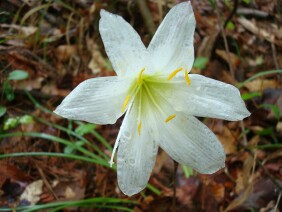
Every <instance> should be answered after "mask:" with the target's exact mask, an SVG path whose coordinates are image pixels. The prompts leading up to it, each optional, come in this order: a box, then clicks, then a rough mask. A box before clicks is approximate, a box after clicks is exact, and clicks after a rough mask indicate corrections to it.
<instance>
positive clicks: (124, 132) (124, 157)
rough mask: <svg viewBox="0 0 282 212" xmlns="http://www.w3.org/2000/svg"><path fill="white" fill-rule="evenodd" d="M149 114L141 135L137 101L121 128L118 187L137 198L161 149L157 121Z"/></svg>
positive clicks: (143, 117) (143, 124)
mask: <svg viewBox="0 0 282 212" xmlns="http://www.w3.org/2000/svg"><path fill="white" fill-rule="evenodd" d="M143 109H145V108H143ZM150 115H151V114H149V113H147V114H146V115H145V116H142V120H143V121H142V127H141V131H140V132H141V133H140V135H139V134H138V119H137V118H138V102H137V101H134V103H133V106H132V107H131V109H129V110H128V112H127V113H126V117H125V119H124V121H123V123H122V126H121V129H120V130H121V132H120V133H121V135H120V143H119V149H118V154H117V174H118V184H119V187H120V189H121V191H122V192H123V193H124V194H126V195H128V196H131V195H134V194H136V193H138V192H140V191H141V190H143V189H144V188H145V187H146V185H147V182H148V180H149V177H150V174H151V171H152V169H153V166H154V164H155V160H156V155H157V151H158V146H157V144H156V142H155V140H154V133H155V130H154V126H155V123H154V122H155V121H154V119H152V118H151V117H152V116H150Z"/></svg>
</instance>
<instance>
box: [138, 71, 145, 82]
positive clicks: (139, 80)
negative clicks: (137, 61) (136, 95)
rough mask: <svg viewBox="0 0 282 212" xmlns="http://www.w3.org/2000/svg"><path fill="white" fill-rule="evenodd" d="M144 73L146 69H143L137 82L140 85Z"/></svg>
mask: <svg viewBox="0 0 282 212" xmlns="http://www.w3.org/2000/svg"><path fill="white" fill-rule="evenodd" d="M144 71H145V68H142V69H141V71H140V72H139V76H138V80H137V82H138V84H140V83H141V79H142V74H143V72H144Z"/></svg>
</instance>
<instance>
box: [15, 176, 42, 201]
mask: <svg viewBox="0 0 282 212" xmlns="http://www.w3.org/2000/svg"><path fill="white" fill-rule="evenodd" d="M42 187H43V180H37V181H34V182H32V183H30V184H29V185H28V186H27V187H26V188H25V190H24V192H23V193H22V195H21V197H20V200H22V201H23V200H25V201H28V202H30V205H34V204H36V203H37V202H38V201H39V200H40V195H41V194H42Z"/></svg>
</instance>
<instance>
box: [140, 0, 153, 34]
mask: <svg viewBox="0 0 282 212" xmlns="http://www.w3.org/2000/svg"><path fill="white" fill-rule="evenodd" d="M136 3H137V5H138V7H139V10H140V13H141V15H142V17H143V21H144V22H145V25H146V27H147V29H148V31H149V34H150V35H151V36H153V35H154V33H155V31H156V25H155V23H154V21H153V17H152V14H151V12H150V10H149V8H148V5H147V1H146V0H137V1H136Z"/></svg>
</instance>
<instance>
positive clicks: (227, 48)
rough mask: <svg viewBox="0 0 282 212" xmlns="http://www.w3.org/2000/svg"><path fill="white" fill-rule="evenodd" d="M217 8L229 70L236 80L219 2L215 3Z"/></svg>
mask: <svg viewBox="0 0 282 212" xmlns="http://www.w3.org/2000/svg"><path fill="white" fill-rule="evenodd" d="M215 10H216V14H217V19H218V24H219V28H220V31H221V34H222V37H223V41H224V46H225V49H226V52H227V61H228V65H229V70H230V73H231V76H232V78H233V79H234V80H235V74H234V70H233V67H232V63H231V58H230V51H229V46H228V43H227V39H226V35H225V32H224V28H223V26H222V24H221V17H220V13H219V10H218V7H217V4H215Z"/></svg>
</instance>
